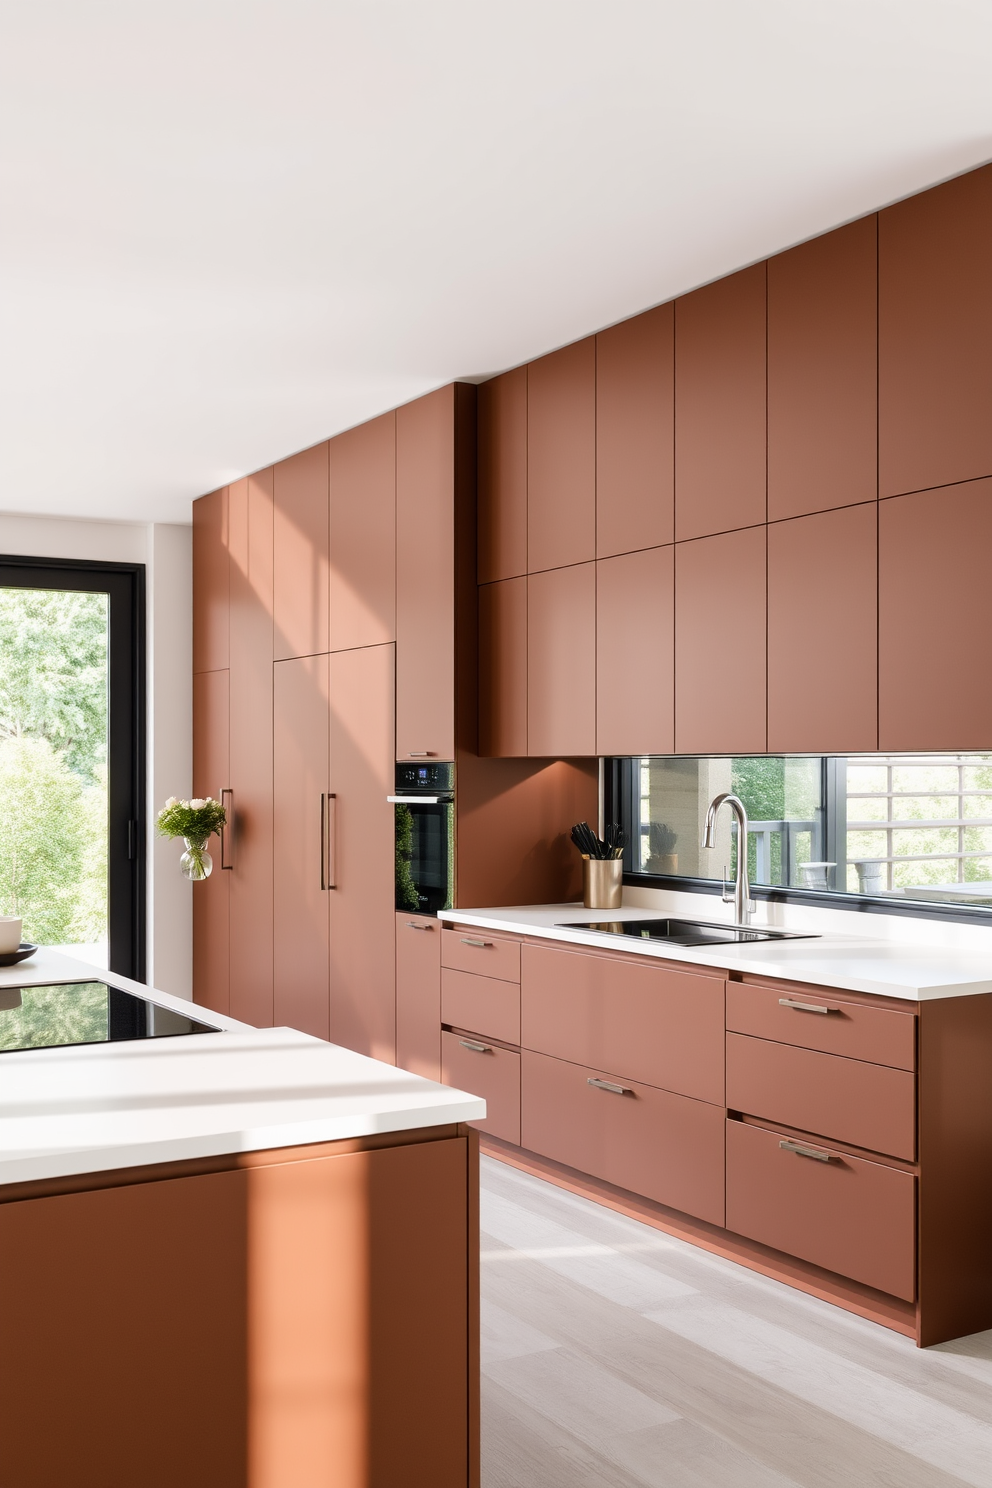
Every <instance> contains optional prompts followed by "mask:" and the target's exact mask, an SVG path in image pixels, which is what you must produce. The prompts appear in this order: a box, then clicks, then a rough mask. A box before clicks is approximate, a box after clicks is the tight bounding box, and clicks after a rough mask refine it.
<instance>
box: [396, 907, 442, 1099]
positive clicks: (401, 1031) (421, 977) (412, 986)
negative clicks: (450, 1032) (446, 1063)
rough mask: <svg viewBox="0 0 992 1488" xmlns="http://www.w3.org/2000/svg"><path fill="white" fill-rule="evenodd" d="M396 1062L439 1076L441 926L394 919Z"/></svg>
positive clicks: (428, 1076)
mask: <svg viewBox="0 0 992 1488" xmlns="http://www.w3.org/2000/svg"><path fill="white" fill-rule="evenodd" d="M396 1063H397V1064H398V1065H399V1067H400V1069H405V1070H411V1071H412V1072H413V1074H415V1075H423V1076H424V1078H425V1079H426V1080H440V1078H441V926H440V925H439V924H438V922H437V920H430V919H428V918H427V917H426V915H425V916H423V917H419V916H418V917H417V918H413V917H412V916H411V915H408V914H398V915H397V916H396Z"/></svg>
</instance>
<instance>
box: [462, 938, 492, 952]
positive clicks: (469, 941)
mask: <svg viewBox="0 0 992 1488" xmlns="http://www.w3.org/2000/svg"><path fill="white" fill-rule="evenodd" d="M462 945H470V946H479V947H480V949H481V948H483V947H485V946H491V945H492V941H491V940H472V939H471V938H470V937H469V936H467V935H463V936H462Z"/></svg>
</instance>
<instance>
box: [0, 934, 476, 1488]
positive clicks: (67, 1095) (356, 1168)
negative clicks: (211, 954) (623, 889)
mask: <svg viewBox="0 0 992 1488" xmlns="http://www.w3.org/2000/svg"><path fill="white" fill-rule="evenodd" d="M64 983H72V984H74V985H75V986H76V987H77V988H81V989H82V988H85V987H86V986H87V984H89V986H90V987H92V986H93V985H94V984H97V985H98V984H106V985H107V986H109V987H111V988H113V989H114V990H115V992H121V993H130V994H132V995H133V996H134V997H136V998H139V999H147V1000H148V1001H149V1002H150V1003H151V1004H152V1008H153V1012H152V1014H151V1015H150V1016H151V1017H152V1018H153V1019H156V1018H157V1019H158V1020H159V1022H160V1023H161V1024H162V1025H164V1026H163V1027H161V1028H159V1029H158V1030H156V1031H157V1032H158V1034H159V1036H157V1037H154V1038H153V1037H137V1038H134V1037H122V1038H117V1037H115V1038H114V1039H112V1040H111V1041H103V1042H92V1043H85V1044H72V1045H68V1046H63V1047H57V1048H28V1049H20V1050H18V1051H17V1052H9V1053H5V1054H4V1055H3V1056H2V1058H0V1080H2V1084H0V1092H2V1094H0V1105H2V1111H3V1117H4V1119H3V1121H2V1122H0V1262H2V1267H3V1275H4V1278H5V1303H4V1307H3V1309H2V1310H0V1423H2V1435H3V1457H2V1461H3V1472H2V1475H0V1481H2V1482H3V1483H4V1485H5V1488H6V1485H7V1484H9V1485H10V1488H56V1485H58V1488H61V1485H64V1484H69V1483H71V1484H73V1488H137V1485H139V1484H140V1485H141V1488H166V1485H168V1488H175V1485H177V1484H180V1483H181V1484H183V1485H184V1488H185V1485H193V1488H201V1485H202V1488H208V1485H209V1488H311V1485H312V1488H317V1485H318V1484H319V1485H321V1488H324V1485H329V1484H333V1485H335V1488H337V1485H341V1488H366V1485H373V1484H374V1485H377V1488H387V1485H388V1488H392V1485H396V1484H399V1483H402V1484H404V1485H411V1488H412V1485H419V1484H424V1485H427V1484H430V1485H432V1488H436V1485H445V1488H447V1485H449V1484H450V1485H452V1488H455V1485H457V1488H466V1485H471V1484H473V1483H475V1482H477V1474H478V1430H477V1255H478V1244H477V1218H476V1216H477V1150H476V1145H475V1143H476V1136H475V1132H474V1131H473V1130H471V1129H470V1128H469V1127H468V1126H467V1125H466V1123H467V1122H468V1121H469V1120H477V1119H479V1118H480V1117H482V1116H484V1114H485V1107H484V1103H483V1102H482V1101H481V1100H479V1099H478V1098H476V1097H473V1096H470V1095H466V1094H464V1093H462V1092H459V1091H457V1090H451V1089H446V1088H444V1087H442V1086H440V1085H438V1084H435V1083H432V1082H430V1081H427V1080H423V1079H420V1078H419V1077H417V1076H415V1075H411V1074H408V1073H406V1072H404V1071H402V1070H397V1069H395V1068H393V1067H392V1066H389V1065H384V1064H381V1063H379V1062H377V1061H375V1060H371V1059H367V1058H365V1057H363V1056H361V1055H359V1054H355V1053H352V1052H351V1051H349V1050H346V1049H341V1048H337V1047H335V1046H333V1045H330V1044H326V1043H323V1042H322V1041H321V1040H318V1039H314V1038H310V1037H309V1036H307V1035H305V1034H301V1033H297V1032H295V1031H293V1030H291V1029H253V1028H248V1027H246V1026H245V1025H242V1024H238V1023H235V1022H234V1021H233V1020H231V1019H229V1018H225V1017H222V1016H220V1015H217V1014H214V1013H208V1012H207V1011H206V1010H205V1009H202V1008H199V1007H193V1006H192V1005H191V1004H189V1003H186V1002H184V1001H183V1000H182V999H179V998H173V997H169V996H167V995H166V994H160V993H157V992H149V989H147V988H145V987H143V986H140V985H139V984H137V983H134V982H131V981H129V980H128V979H127V978H123V977H118V976H115V975H113V974H110V973H106V972H98V971H95V970H94V968H93V967H90V966H87V965H85V964H84V963H81V962H77V961H72V960H70V959H69V958H66V957H62V956H59V955H58V954H56V953H54V952H51V951H42V952H39V953H38V956H37V957H36V958H34V959H33V960H32V961H30V962H27V963H24V964H22V965H21V966H18V967H13V968H9V969H4V970H3V971H2V972H0V1008H6V1009H10V1008H12V1007H15V1006H16V998H17V989H18V988H21V989H27V988H32V987H33V988H42V987H55V986H58V985H60V984H64ZM27 995H28V994H25V996H26V997H27ZM2 1018H3V1013H2V1012H0V1021H2ZM190 1018H195V1020H196V1021H197V1022H198V1023H199V1024H201V1025H206V1027H205V1028H204V1031H202V1032H188V1033H187V1032H176V1033H174V1034H173V1033H172V1032H171V1027H170V1026H169V1025H170V1020H173V1025H172V1026H175V1027H176V1028H181V1027H183V1026H184V1023H183V1021H182V1020H189V1019H190ZM163 1035H164V1036H163Z"/></svg>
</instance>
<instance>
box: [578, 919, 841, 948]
mask: <svg viewBox="0 0 992 1488" xmlns="http://www.w3.org/2000/svg"><path fill="white" fill-rule="evenodd" d="M555 928H556V929H559V930H595V931H598V932H600V933H601V934H604V935H629V936H631V937H632V938H633V939H635V940H663V941H665V942H667V944H668V945H677V946H709V945H750V944H752V943H753V942H755V941H758V940H818V939H819V936H817V935H812V934H810V933H809V932H808V931H807V932H805V933H803V932H802V931H798V930H769V929H768V928H767V927H766V926H757V925H714V924H709V923H707V922H706V921H705V920H677V919H665V920H589V921H587V922H586V923H584V924H581V925H577V924H575V923H574V922H573V923H572V924H570V925H558V926H556V927H555Z"/></svg>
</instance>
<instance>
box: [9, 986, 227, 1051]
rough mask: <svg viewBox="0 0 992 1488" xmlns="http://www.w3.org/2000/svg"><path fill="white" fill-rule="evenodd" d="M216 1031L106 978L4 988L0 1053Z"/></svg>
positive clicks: (173, 1036)
mask: <svg viewBox="0 0 992 1488" xmlns="http://www.w3.org/2000/svg"><path fill="white" fill-rule="evenodd" d="M217 1032H218V1030H217V1029H216V1028H210V1027H209V1026H208V1025H207V1024H206V1023H198V1022H197V1021H196V1019H195V1018H188V1017H186V1015H185V1014H184V1013H176V1012H173V1011H172V1009H171V1008H164V1007H159V1006H158V1004H157V1003H154V1002H149V1001H147V999H146V998H144V997H136V996H135V995H134V993H132V992H123V991H121V989H120V988H119V987H110V986H108V985H107V983H106V982H56V983H53V984H52V985H50V986H45V987H0V1054H10V1053H14V1052H15V1051H16V1050H18V1049H56V1048H60V1047H63V1046H65V1045H67V1044H111V1043H118V1042H124V1041H127V1040H129V1039H150V1038H175V1037H176V1036H177V1035H179V1034H184V1033H217Z"/></svg>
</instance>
